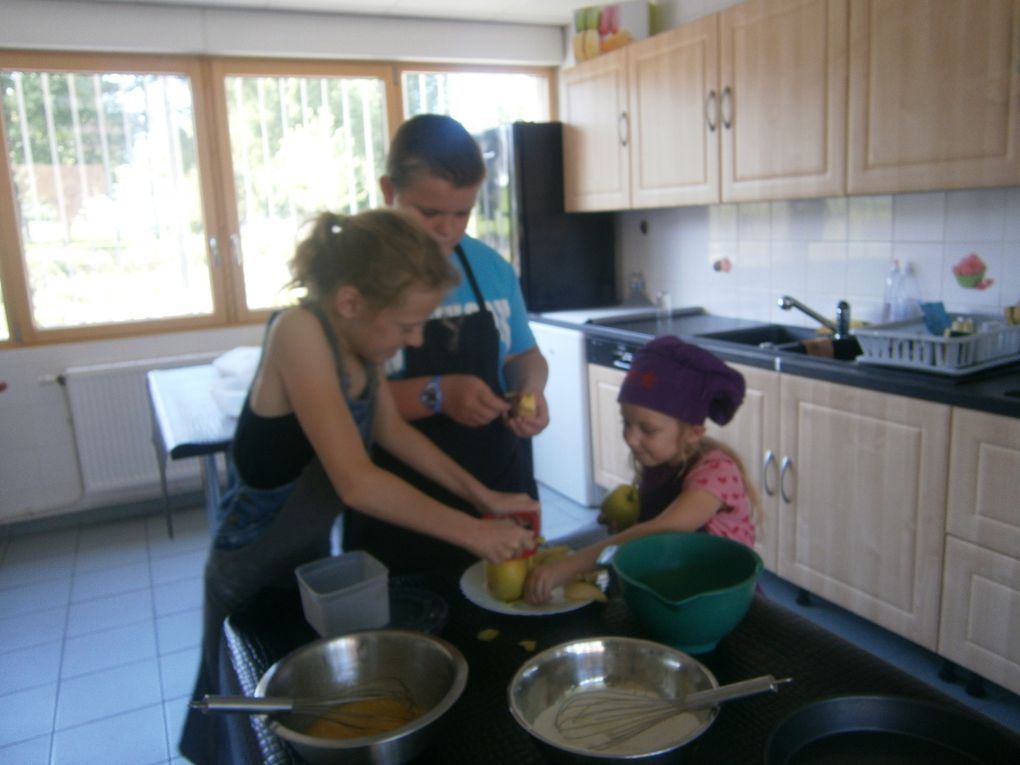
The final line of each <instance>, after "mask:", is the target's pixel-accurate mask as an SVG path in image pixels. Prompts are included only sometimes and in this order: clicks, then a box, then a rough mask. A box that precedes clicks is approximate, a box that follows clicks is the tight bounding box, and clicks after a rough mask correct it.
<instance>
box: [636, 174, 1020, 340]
mask: <svg viewBox="0 0 1020 765" xmlns="http://www.w3.org/2000/svg"><path fill="white" fill-rule="evenodd" d="M641 220H646V221H648V222H649V223H650V230H649V233H648V234H647V235H641V234H640V232H639V228H638V224H639V222H640V221H641ZM617 224H618V225H617V238H618V251H619V252H620V253H621V255H620V269H621V273H624V274H626V273H628V272H629V271H632V270H643V271H644V272H645V278H646V280H647V282H648V284H650V285H656V289H668V290H670V291H671V292H672V293H673V305H674V306H677V307H681V306H691V305H698V306H703V307H705V308H706V309H707V310H710V311H712V312H714V313H720V314H725V315H729V316H737V317H741V318H747V319H756V320H768V321H779V322H782V323H786V324H793V323H810V321H811V320H810V319H808V318H807V317H804V316H800V315H797V313H796V312H786V311H782V310H780V309H778V307H777V306H776V300H777V298H778V297H779V296H780V295H783V294H789V295H793V296H794V297H796V298H798V299H799V300H802V301H803V302H804V303H806V304H807V305H809V306H812V307H813V308H815V309H816V310H818V311H819V312H821V313H824V314H834V313H835V303H836V302H838V301H839V300H847V301H848V302H849V303H850V305H851V315H852V316H853V318H855V319H861V320H864V321H872V322H875V321H880V320H881V309H882V295H883V291H884V288H885V279H886V276H887V275H888V273H889V269H890V267H891V265H892V262H893V260H894V259H898V260H900V262H901V263H904V264H909V265H910V266H911V268H912V270H913V272H914V274H915V277H916V280H917V285H918V290H919V292H920V296H921V299H923V300H927V301H937V300H941V301H943V302H944V303H945V304H946V308H947V309H948V310H949V311H950V312H954V311H955V312H965V311H972V312H982V313H999V312H1000V311H1001V309H1002V308H1003V307H1005V306H1006V305H1011V304H1013V303H1016V302H1017V301H1020V187H1010V188H1003V189H977V190H965V191H952V192H930V193H922V194H893V195H873V196H863V197H839V198H831V199H816V200H794V201H777V202H751V203H740V204H724V205H710V206H704V207H685V208H677V209H671V210H645V211H634V212H626V213H620V215H619V216H618V218H617ZM971 252H974V253H976V254H977V255H978V256H979V257H980V258H981V259H982V260H983V261H984V262H985V263H986V264H987V265H988V272H987V278H990V279H992V280H993V284H991V285H990V286H988V287H987V288H986V289H982V290H979V289H964V288H962V287H960V285H959V284H958V283H957V281H956V278H955V276H954V275H953V273H952V267H953V265H955V264H956V263H958V262H959V261H960V260H961V259H962V258H964V257H966V256H967V255H968V254H969V253H971ZM723 258H728V259H729V260H730V262H731V264H732V270H731V271H730V272H724V271H717V270H714V269H713V267H712V266H713V263H716V262H718V261H721V260H722V259H723Z"/></svg>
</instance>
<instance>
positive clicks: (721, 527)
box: [683, 449, 754, 546]
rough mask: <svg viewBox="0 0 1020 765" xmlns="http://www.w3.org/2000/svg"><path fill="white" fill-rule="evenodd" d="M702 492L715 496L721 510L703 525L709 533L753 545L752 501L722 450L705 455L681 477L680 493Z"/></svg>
mask: <svg viewBox="0 0 1020 765" xmlns="http://www.w3.org/2000/svg"><path fill="white" fill-rule="evenodd" d="M691 489H701V490H702V491H707V492H709V493H710V494H712V495H713V496H715V497H717V498H718V499H719V501H720V502H722V503H723V504H722V507H720V508H719V510H718V511H716V514H715V516H714V517H713V518H712V520H710V521H709V522H708V523H706V524H705V526H704V530H705V531H707V532H708V533H709V534H715V535H716V536H719V537H726V538H727V539H733V540H736V541H737V542H743V543H744V544H745V545H748V546H753V545H754V521H753V520H752V518H751V500H750V499H749V498H748V496H747V491H746V490H745V489H744V481H743V480H742V479H741V477H740V470H739V469H738V468H737V464H736V463H735V462H734V461H733V460H732V459H731V458H730V457H729V456H728V455H727V454H726V453H725V452H723V451H721V450H719V449H713V450H712V451H710V452H708V453H707V454H706V455H705V456H704V457H702V458H701V460H700V461H699V462H698V464H697V465H695V466H694V467H693V468H692V469H691V470H690V471H688V473H687V475H686V476H684V483H683V491H688V490H691Z"/></svg>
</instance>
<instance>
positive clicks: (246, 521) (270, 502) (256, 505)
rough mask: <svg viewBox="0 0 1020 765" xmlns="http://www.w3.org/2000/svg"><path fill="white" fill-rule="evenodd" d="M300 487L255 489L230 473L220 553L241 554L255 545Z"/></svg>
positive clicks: (220, 527) (222, 511)
mask: <svg viewBox="0 0 1020 765" xmlns="http://www.w3.org/2000/svg"><path fill="white" fill-rule="evenodd" d="M296 484H297V481H296V480H295V481H291V482H290V483H286V484H284V485H283V486H278V487H276V488H273V489H255V488H252V487H251V486H248V485H247V484H245V483H244V482H243V481H241V480H240V478H238V477H237V474H236V472H235V471H234V470H232V469H231V470H229V480H228V485H227V490H226V491H225V492H224V493H223V497H222V498H221V499H220V506H219V512H218V514H217V517H218V523H217V527H216V535H215V536H214V537H213V546H214V547H215V548H216V549H218V550H237V549H239V548H241V547H246V546H247V545H250V544H251V543H252V542H255V541H256V540H257V539H259V538H260V537H261V536H262V535H263V534H264V533H265V531H266V529H268V528H269V527H270V525H272V523H273V521H274V520H275V519H276V516H277V515H278V514H279V512H280V510H281V509H282V508H283V505H284V503H285V502H286V501H287V498H288V497H289V496H290V494H291V492H292V491H294V486H295V485H296Z"/></svg>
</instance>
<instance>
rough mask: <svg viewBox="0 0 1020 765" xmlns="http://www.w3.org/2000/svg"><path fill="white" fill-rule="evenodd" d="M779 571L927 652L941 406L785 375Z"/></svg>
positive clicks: (938, 567) (934, 626)
mask: <svg viewBox="0 0 1020 765" xmlns="http://www.w3.org/2000/svg"><path fill="white" fill-rule="evenodd" d="M781 399H782V403H781V417H782V426H781V434H780V442H781V452H782V454H783V459H784V460H786V459H788V460H789V463H788V467H787V469H786V471H785V473H786V474H785V475H784V476H782V477H781V478H780V485H781V489H782V492H783V494H784V499H783V501H782V503H781V510H780V529H779V574H780V576H782V577H783V578H784V579H787V580H789V581H791V582H794V583H796V584H798V585H800V586H802V587H804V588H805V589H807V590H809V591H811V592H814V593H818V594H819V595H821V596H822V597H824V598H826V599H828V600H831V601H833V602H835V603H837V604H838V605H841V606H843V607H844V608H846V609H848V610H850V611H852V612H854V613H856V614H859V615H861V616H863V617H865V618H867V619H870V620H871V621H873V622H875V623H877V624H880V625H882V626H883V627H886V628H887V629H889V630H892V631H893V632H896V633H897V634H899V635H903V636H904V637H907V638H909V639H910V640H913V641H914V642H916V643H919V644H920V645H923V646H925V647H927V648H929V649H932V650H934V649H935V647H936V644H937V633H938V622H939V592H940V588H941V571H942V555H943V544H944V535H945V513H944V508H945V503H946V481H945V476H946V466H947V463H948V456H949V421H950V408H949V407H948V406H946V405H943V404H934V403H931V402H927V401H919V400H916V399H912V398H908V397H905V396H896V395H890V394H885V393H879V392H876V391H869V390H863V389H860V388H854V387H850V386H845V385H838V384H833V383H827V382H820V381H817V380H810V379H807V378H803V377H795V376H789V375H784V376H783V379H782V386H781Z"/></svg>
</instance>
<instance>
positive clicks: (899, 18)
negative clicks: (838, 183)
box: [847, 0, 1020, 194]
mask: <svg viewBox="0 0 1020 765" xmlns="http://www.w3.org/2000/svg"><path fill="white" fill-rule="evenodd" d="M1018 28H1020V0H967V2H958V3H953V2H945V1H944V0H854V1H853V3H852V5H851V10H850V29H851V37H850V91H849V138H848V145H849V152H848V170H847V173H848V177H847V192H848V193H850V194H863V193H873V192H883V193H890V192H898V191H928V190H932V189H953V188H968V187H974V186H1001V185H1013V184H1017V183H1020V34H1018V31H1017V30H1018Z"/></svg>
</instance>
